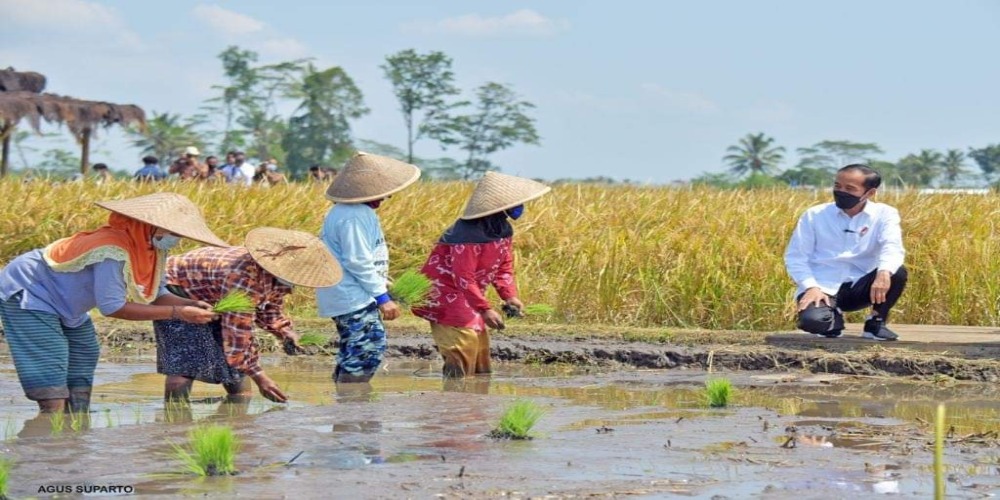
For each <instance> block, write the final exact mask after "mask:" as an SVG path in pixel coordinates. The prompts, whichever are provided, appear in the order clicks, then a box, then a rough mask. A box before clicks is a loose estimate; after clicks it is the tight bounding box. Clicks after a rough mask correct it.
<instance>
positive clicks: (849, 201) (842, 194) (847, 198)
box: [833, 190, 861, 210]
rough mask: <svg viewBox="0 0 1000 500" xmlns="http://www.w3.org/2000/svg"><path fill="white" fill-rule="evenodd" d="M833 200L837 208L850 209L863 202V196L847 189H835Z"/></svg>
mask: <svg viewBox="0 0 1000 500" xmlns="http://www.w3.org/2000/svg"><path fill="white" fill-rule="evenodd" d="M833 201H834V203H836V205H837V208H839V209H841V210H850V209H852V208H854V207H856V206H858V203H861V197H860V196H855V195H853V194H851V193H848V192H847V191H837V190H834V191H833Z"/></svg>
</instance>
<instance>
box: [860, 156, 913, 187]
mask: <svg viewBox="0 0 1000 500" xmlns="http://www.w3.org/2000/svg"><path fill="white" fill-rule="evenodd" d="M868 166H869V167H871V168H874V169H875V171H877V172H878V173H879V174H880V175H881V176H882V186H888V187H895V188H903V187H906V185H907V179H906V178H904V177H903V174H902V173H901V172H900V170H899V166H898V165H896V164H895V163H893V162H891V161H884V160H872V161H870V162H869V163H868Z"/></svg>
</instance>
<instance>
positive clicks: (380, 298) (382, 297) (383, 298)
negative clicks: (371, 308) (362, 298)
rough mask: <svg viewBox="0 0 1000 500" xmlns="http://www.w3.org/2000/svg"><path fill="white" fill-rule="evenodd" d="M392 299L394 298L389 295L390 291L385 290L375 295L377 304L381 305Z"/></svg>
mask: <svg viewBox="0 0 1000 500" xmlns="http://www.w3.org/2000/svg"><path fill="white" fill-rule="evenodd" d="M390 300H392V297H390V296H389V292H385V293H383V294H382V295H379V296H378V297H375V305H377V306H380V305H382V304H385V303H386V302H389V301H390Z"/></svg>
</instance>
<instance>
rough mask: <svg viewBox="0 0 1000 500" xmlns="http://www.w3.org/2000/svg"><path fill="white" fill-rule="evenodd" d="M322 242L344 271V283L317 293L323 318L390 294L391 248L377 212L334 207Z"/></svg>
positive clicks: (342, 205)
mask: <svg viewBox="0 0 1000 500" xmlns="http://www.w3.org/2000/svg"><path fill="white" fill-rule="evenodd" d="M320 238H321V239H322V240H323V242H324V243H326V246H327V248H329V249H330V252H331V253H333V256H334V257H336V258H337V261H338V262H340V266H341V267H342V268H343V269H344V278H343V279H342V280H341V281H340V283H338V284H337V285H335V286H332V287H328V288H319V289H317V290H316V302H317V309H318V312H319V315H320V316H322V317H325V318H332V317H334V316H340V315H343V314H347V313H351V312H354V311H357V310H359V309H363V308H365V307H368V306H369V305H371V303H372V302H376V297H383V296H384V295H385V294H386V292H387V281H388V278H389V247H388V246H387V245H386V244H385V233H383V232H382V225H381V224H380V223H379V220H378V215H376V214H375V210H374V209H373V208H371V207H369V206H368V205H365V204H363V203H358V204H353V203H351V204H345V203H338V204H336V205H334V206H333V208H331V209H330V212H328V213H327V214H326V219H325V220H324V221H323V231H322V233H321V234H320Z"/></svg>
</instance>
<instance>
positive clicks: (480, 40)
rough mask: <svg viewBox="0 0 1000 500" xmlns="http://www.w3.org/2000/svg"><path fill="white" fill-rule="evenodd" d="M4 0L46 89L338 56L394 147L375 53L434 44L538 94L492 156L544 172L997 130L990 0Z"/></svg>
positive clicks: (379, 133) (618, 170)
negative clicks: (237, 60) (754, 138)
mask: <svg viewBox="0 0 1000 500" xmlns="http://www.w3.org/2000/svg"><path fill="white" fill-rule="evenodd" d="M0 12H2V16H3V25H4V27H3V29H2V30H0V66H4V67H6V66H14V67H15V68H17V69H19V70H34V71H40V72H42V73H44V74H46V75H47V76H48V77H49V87H48V91H51V92H55V93H60V94H67V95H72V96H76V97H81V98H89V99H101V100H109V101H114V102H123V103H135V104H138V105H140V106H142V107H143V108H144V109H146V111H147V112H150V111H170V112H173V113H182V114H189V113H193V112H194V111H196V110H197V108H198V107H199V105H200V104H201V103H202V101H203V100H204V99H206V98H208V97H210V96H212V90H211V86H212V85H213V84H217V83H220V80H221V68H220V65H219V63H218V60H217V59H216V55H217V54H218V53H219V52H220V51H221V50H223V49H224V48H225V47H226V46H228V45H232V44H236V45H240V46H242V47H245V48H250V49H253V50H256V51H258V52H260V54H261V56H262V59H263V60H264V61H265V62H273V61H278V60H285V59H289V58H296V57H313V58H315V59H316V64H317V65H318V66H320V67H328V66H332V65H339V66H342V67H343V68H344V69H345V70H346V71H347V72H348V73H349V74H350V75H351V76H352V77H353V78H354V79H355V80H356V82H357V84H358V85H359V86H360V87H361V89H362V91H363V92H364V94H365V99H366V103H367V105H368V106H369V107H370V108H371V110H372V112H371V114H370V115H368V116H366V117H364V118H363V119H361V120H358V121H357V122H356V123H355V124H354V133H355V136H356V137H358V138H363V139H372V140H376V141H380V142H386V143H390V144H394V145H396V146H403V145H404V140H405V130H404V128H403V124H402V120H401V118H400V116H399V113H398V111H397V104H396V102H395V100H394V98H393V96H392V94H391V89H390V87H389V85H388V83H387V82H386V81H385V80H384V79H383V78H382V74H381V70H380V69H379V68H378V66H379V64H381V63H382V61H383V59H384V57H385V56H386V55H387V54H390V53H392V52H395V51H398V50H402V49H406V48H415V49H417V50H418V51H429V50H440V51H443V52H445V53H447V54H448V55H450V56H451V57H452V58H453V59H454V69H455V73H456V75H457V77H458V80H459V84H460V85H461V86H462V88H463V89H465V90H467V91H471V90H472V89H473V88H474V87H475V86H477V85H480V84H482V83H484V82H486V81H499V82H503V83H508V84H510V85H512V86H513V87H514V88H515V90H516V91H517V92H519V93H520V94H521V95H522V96H523V97H524V98H525V99H527V100H529V101H531V102H533V103H535V104H536V105H537V106H538V108H537V109H536V110H535V116H536V118H537V120H538V121H537V126H538V130H539V133H540V134H541V136H542V144H541V146H538V147H536V146H517V147H514V148H512V149H510V150H508V151H505V152H503V153H501V154H498V155H497V156H496V157H495V161H496V163H498V164H500V165H501V166H502V167H503V169H504V171H506V172H509V173H514V174H521V175H530V176H534V177H542V178H547V179H554V178H559V177H586V176H597V175H604V176H610V177H615V178H620V179H621V178H629V179H633V180H639V181H647V182H657V183H659V182H670V181H672V180H675V179H685V178H690V177H693V176H696V175H698V174H700V173H702V172H718V171H722V170H724V168H725V167H724V165H723V164H722V162H721V158H722V156H723V155H724V154H725V148H726V147H727V146H728V145H730V144H733V143H735V142H736V141H737V140H738V139H739V138H740V137H741V136H743V135H745V134H747V133H748V132H757V131H762V132H765V133H767V134H769V135H771V136H774V137H775V138H776V139H777V142H778V144H780V145H783V146H785V147H786V148H788V150H789V152H790V154H789V155H788V158H786V161H785V163H784V165H783V167H785V168H789V167H791V166H793V165H794V162H795V155H794V150H795V148H797V147H802V146H808V145H810V144H813V143H815V142H818V141H821V140H825V139H833V140H853V141H861V142H876V143H878V144H879V145H881V146H882V147H883V149H885V150H886V155H885V158H886V159H889V160H895V159H898V158H899V157H901V156H903V155H905V154H907V153H910V152H916V151H918V150H919V149H921V148H934V149H942V150H943V149H947V148H961V149H963V150H964V149H967V148H968V147H969V146H976V147H980V146H984V145H986V144H990V143H996V142H1000V118H998V116H1000V91H998V89H1000V64H997V63H996V61H997V54H996V50H997V47H1000V2H998V1H996V0H984V1H972V0H957V1H950V2H944V1H935V2H931V1H878V2H871V1H838V2H802V1H791V0H789V1H766V0H764V1H757V2H744V1H735V0H734V1H699V2H694V1H690V2H683V3H682V2H653V1H648V2H638V1H619V2H611V1H600V2H599V1H546V2H522V3H517V2H509V1H507V2H500V1H479V2H468V1H429V0H428V1H423V2H418V1H412V0H411V1H393V2H386V1H375V0H372V1H366V2H360V1H359V2H329V1H293V0H285V1H281V2H277V1H217V2H201V1H187V0H171V1H159V2H153V1H127V0H121V1H111V0H109V1H90V0H0ZM49 130H53V127H51V126H50V127H49ZM32 145H33V146H34V147H36V148H39V149H43V148H46V147H53V146H63V147H69V146H71V145H72V143H71V140H70V139H68V136H67V135H65V134H64V137H63V138H61V139H58V140H52V139H35V140H33V144H32ZM98 147H99V151H98V154H97V155H96V157H95V158H94V161H105V162H107V163H109V164H111V165H112V167H113V168H127V169H134V168H136V167H137V166H138V161H137V157H138V151H137V150H135V149H133V148H131V147H129V146H128V145H127V142H126V140H125V139H124V138H123V136H122V134H121V133H120V132H118V131H116V130H112V131H108V132H106V133H104V134H103V136H102V139H101V140H100V141H99V142H98ZM417 151H418V153H420V154H423V155H427V156H440V155H442V154H447V153H442V152H441V151H440V149H439V148H438V147H437V146H436V145H435V144H433V143H431V142H422V143H419V144H418V147H417ZM15 163H17V162H15ZM970 163H971V162H970ZM971 166H973V165H971V164H970V167H971Z"/></svg>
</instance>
